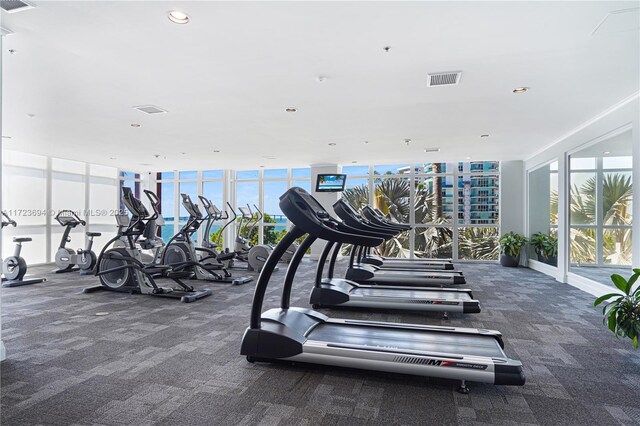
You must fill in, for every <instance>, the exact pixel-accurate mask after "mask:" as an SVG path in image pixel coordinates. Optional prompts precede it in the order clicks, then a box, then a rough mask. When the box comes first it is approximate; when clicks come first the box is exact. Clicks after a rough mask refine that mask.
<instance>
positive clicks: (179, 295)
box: [82, 285, 213, 303]
mask: <svg viewBox="0 0 640 426" xmlns="http://www.w3.org/2000/svg"><path fill="white" fill-rule="evenodd" d="M96 291H113V292H115V293H129V294H144V295H148V296H157V297H167V298H170V299H180V301H181V302H184V303H191V302H195V301H196V300H198V299H203V298H205V297H208V296H211V295H212V294H213V293H212V291H211V289H208V288H205V289H203V290H194V291H190V292H188V293H187V292H184V291H180V290H174V291H172V292H171V293H140V292H139V291H122V290H112V289H110V288H109V287H105V286H103V285H96V286H93V287H86V288H85V289H83V290H82V292H83V293H95V292H96Z"/></svg>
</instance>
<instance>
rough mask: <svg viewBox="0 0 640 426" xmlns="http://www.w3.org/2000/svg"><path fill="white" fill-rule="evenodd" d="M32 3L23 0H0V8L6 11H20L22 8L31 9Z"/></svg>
mask: <svg viewBox="0 0 640 426" xmlns="http://www.w3.org/2000/svg"><path fill="white" fill-rule="evenodd" d="M33 7H34V6H33V5H32V4H29V3H27V2H26V1H23V0H0V8H2V10H4V11H5V12H7V13H16V12H22V11H23V10H28V9H33Z"/></svg>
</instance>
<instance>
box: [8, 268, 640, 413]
mask: <svg viewBox="0 0 640 426" xmlns="http://www.w3.org/2000/svg"><path fill="white" fill-rule="evenodd" d="M313 267H314V265H313V263H312V262H311V261H309V260H305V262H304V264H303V266H302V267H301V269H300V272H299V278H298V280H297V284H296V286H295V289H294V305H298V306H307V301H308V296H309V292H310V287H311V280H312V277H313V273H314V271H313ZM458 267H459V269H461V270H463V271H464V272H465V274H466V276H467V280H468V283H469V287H471V288H472V289H473V290H474V295H475V297H476V298H477V299H479V300H480V301H481V303H482V308H483V311H482V313H480V314H470V315H466V316H463V315H461V314H452V315H451V316H450V319H449V320H448V321H447V320H443V319H441V318H440V316H439V315H437V314H421V313H398V312H390V311H388V312H380V313H374V312H367V311H363V310H359V311H358V310H345V309H341V310H323V312H325V313H327V314H329V315H330V316H334V317H336V316H339V317H346V318H357V319H376V320H382V321H400V322H407V323H418V324H440V325H451V326H463V327H482V328H490V329H497V330H499V331H501V332H502V333H503V335H504V340H505V345H506V347H505V351H506V353H507V355H509V356H510V357H511V358H514V359H519V360H521V361H522V362H523V364H524V367H525V371H526V375H527V383H526V385H525V386H522V387H499V386H493V385H488V384H479V383H470V388H471V393H470V394H468V395H462V394H459V393H457V392H456V390H455V389H456V387H457V383H456V382H453V381H448V380H442V379H439V380H435V379H427V378H423V377H415V376H403V375H395V374H387V373H379V372H370V371H358V370H349V369H341V368H334V367H323V366H309V365H280V364H268V363H256V364H250V363H248V362H247V361H246V360H245V359H244V357H242V356H240V355H239V346H240V340H241V337H242V333H243V332H244V330H245V328H246V327H247V325H248V316H249V309H250V304H251V300H252V295H253V284H254V283H255V281H254V283H251V284H246V285H244V286H239V287H238V286H229V285H220V284H210V285H209V287H210V288H212V289H213V290H214V293H213V296H211V297H209V298H207V299H203V300H200V301H198V302H196V303H192V304H185V303H180V302H179V301H176V300H170V299H161V298H154V297H149V296H135V295H133V296H132V295H127V294H118V293H109V292H99V293H93V294H82V293H81V290H82V288H83V287H86V286H89V285H92V284H94V283H96V281H97V280H96V278H95V277H80V276H78V275H75V274H65V275H55V274H51V273H47V274H46V275H47V278H48V279H49V281H47V282H46V283H43V284H37V285H32V286H27V287H19V288H10V289H3V290H2V291H3V297H2V299H3V307H2V328H3V330H2V335H3V339H4V341H5V344H6V346H7V354H8V358H7V360H6V361H4V362H3V363H2V364H1V374H2V376H1V380H2V399H1V402H2V407H1V408H2V411H1V422H2V424H3V425H12V426H13V425H36V424H43V425H167V426H168V425H172V426H175V425H236V424H237V425H314V424H324V425H338V424H344V425H360V424H398V425H400V424H403V425H405V424H406V425H418V424H420V425H427V424H433V425H440V424H442V425H455V424H458V425H483V424H510V425H515V424H518V425H522V424H532V425H533V424H541V425H595V424H598V425H615V424H624V425H631V424H638V423H640V405H639V404H640V351H634V350H633V348H632V347H631V344H630V342H629V341H625V340H619V339H617V338H616V337H615V336H613V335H612V334H611V333H610V332H609V331H608V330H607V329H606V328H605V327H604V326H603V324H602V320H601V318H600V315H599V310H598V309H596V308H594V307H592V301H593V297H592V296H590V295H588V294H586V293H583V292H581V291H579V290H577V289H574V288H573V287H570V286H568V285H564V284H559V283H557V282H555V281H554V280H552V279H551V278H549V277H546V276H544V275H542V274H540V273H537V272H535V271H532V270H529V269H524V268H517V269H511V268H502V267H499V266H497V265H492V264H491V265H490V264H462V265H458ZM284 269H285V268H284V267H282V268H281V270H280V272H278V273H277V274H276V275H275V276H274V280H273V281H272V285H271V287H270V291H269V292H268V294H267V297H266V300H265V309H266V308H270V307H274V306H276V305H277V302H278V300H279V297H280V279H281V278H282V277H283V276H284ZM45 270H46V269H45ZM42 271H43V269H41V268H40V269H39V270H36V268H34V271H31V272H32V273H34V274H35V273H36V272H40V273H41V274H42ZM198 286H200V287H203V285H202V284H199V283H198ZM97 314H100V315H97ZM102 314H105V315H102Z"/></svg>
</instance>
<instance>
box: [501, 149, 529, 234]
mask: <svg viewBox="0 0 640 426" xmlns="http://www.w3.org/2000/svg"><path fill="white" fill-rule="evenodd" d="M523 169H524V162H522V161H501V162H500V233H501V234H505V233H507V232H511V231H513V232H517V233H518V234H523V233H524V222H523V220H522V218H523V208H524V207H523V206H524V197H523V194H524V192H523V191H522V187H523V184H522V176H523V174H522V171H523Z"/></svg>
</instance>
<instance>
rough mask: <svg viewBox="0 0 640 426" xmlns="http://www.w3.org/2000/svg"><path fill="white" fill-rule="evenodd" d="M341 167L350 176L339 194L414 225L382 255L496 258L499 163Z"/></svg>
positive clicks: (393, 241) (352, 201)
mask: <svg viewBox="0 0 640 426" xmlns="http://www.w3.org/2000/svg"><path fill="white" fill-rule="evenodd" d="M342 170H343V173H345V174H347V176H348V178H347V186H346V190H345V192H344V194H343V197H344V198H345V199H346V200H347V201H348V202H349V203H350V204H351V205H352V206H353V207H354V208H356V209H360V208H361V207H362V206H363V205H370V206H372V207H374V208H377V209H379V210H380V211H382V212H383V213H384V214H386V215H388V216H389V217H391V218H392V219H393V220H395V221H397V222H400V223H406V224H410V225H412V227H413V229H412V230H411V231H408V232H405V233H403V234H400V235H398V236H397V237H396V238H394V239H393V240H391V241H388V242H386V243H385V244H384V245H383V246H381V247H380V248H379V250H380V251H381V252H382V253H383V254H384V255H388V256H402V257H409V256H411V255H415V256H417V257H437V258H455V259H460V260H496V259H497V258H498V244H497V241H498V237H499V205H498V199H499V181H500V176H499V164H498V162H494V161H477V162H460V163H455V162H453V163H422V164H418V165H415V164H414V165H408V164H394V165H375V166H344V167H343V168H342ZM370 194H372V196H370Z"/></svg>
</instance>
